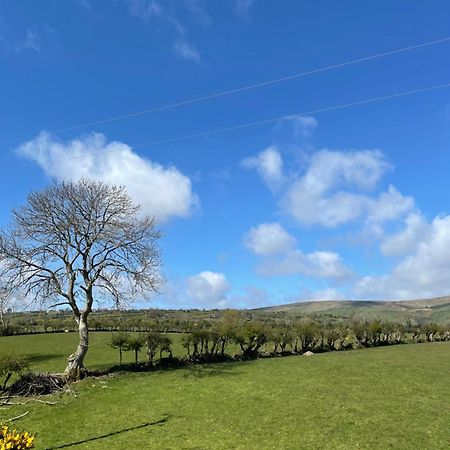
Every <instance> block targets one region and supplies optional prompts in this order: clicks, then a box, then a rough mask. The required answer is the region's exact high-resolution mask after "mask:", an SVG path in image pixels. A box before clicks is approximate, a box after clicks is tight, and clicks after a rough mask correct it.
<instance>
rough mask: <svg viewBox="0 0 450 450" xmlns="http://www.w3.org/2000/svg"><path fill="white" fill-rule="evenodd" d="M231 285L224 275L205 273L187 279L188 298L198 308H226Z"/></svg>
mask: <svg viewBox="0 0 450 450" xmlns="http://www.w3.org/2000/svg"><path fill="white" fill-rule="evenodd" d="M229 290H230V285H229V283H228V281H227V279H226V277H225V275H224V274H223V273H217V272H211V271H204V272H200V273H199V274H197V275H194V276H192V277H189V278H188V279H187V296H188V297H189V299H190V300H191V301H192V302H193V303H194V304H195V305H198V306H201V307H208V308H225V307H226V306H227V305H228V303H229V301H228V299H227V293H228V291H229Z"/></svg>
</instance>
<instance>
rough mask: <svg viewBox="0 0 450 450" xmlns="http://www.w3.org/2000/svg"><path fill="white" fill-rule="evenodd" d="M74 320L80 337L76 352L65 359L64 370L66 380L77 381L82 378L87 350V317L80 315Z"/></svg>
mask: <svg viewBox="0 0 450 450" xmlns="http://www.w3.org/2000/svg"><path fill="white" fill-rule="evenodd" d="M75 320H76V321H77V323H78V332H79V335H80V342H79V344H78V348H77V351H76V352H75V353H73V354H72V355H70V356H69V358H68V359H67V367H66V370H65V373H66V375H67V376H68V378H70V379H73V380H79V379H81V378H83V375H84V373H85V368H84V365H83V362H84V357H85V356H86V353H87V351H88V348H89V333H88V325H87V317H84V316H83V315H80V316H79V317H76V318H75Z"/></svg>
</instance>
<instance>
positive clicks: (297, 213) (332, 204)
mask: <svg viewBox="0 0 450 450" xmlns="http://www.w3.org/2000/svg"><path fill="white" fill-rule="evenodd" d="M390 167H391V166H390V164H389V163H388V162H387V161H386V159H385V158H384V156H383V154H382V153H381V152H380V151H377V150H361V151H354V152H339V151H331V150H326V149H325V150H320V151H318V152H316V153H314V154H313V155H312V156H311V159H310V162H309V165H308V168H307V170H306V172H305V173H304V174H303V175H302V176H299V177H297V178H296V179H294V181H293V182H292V183H291V184H290V186H289V187H288V189H287V191H286V193H285V195H284V198H283V200H282V205H283V207H284V210H285V211H286V212H287V213H289V214H291V215H292V216H293V217H294V218H295V219H297V220H298V221H299V222H300V223H303V224H306V225H313V224H320V225H322V226H325V227H337V226H339V225H342V224H344V223H347V222H350V221H353V220H355V219H357V218H361V217H362V216H365V217H366V219H367V221H368V222H369V223H371V224H379V223H382V222H385V221H388V220H394V219H397V218H399V217H401V216H402V215H404V214H405V213H407V212H408V211H410V210H411V208H412V207H413V205H414V200H413V199H412V198H411V197H404V196H403V195H402V194H401V193H400V192H398V191H397V190H396V189H395V188H394V187H393V186H390V187H389V189H388V190H387V191H386V192H384V193H381V194H380V195H379V196H378V197H373V196H371V195H370V194H369V193H368V192H369V191H371V190H373V189H374V188H375V187H376V185H377V184H378V182H379V181H380V179H381V177H382V175H383V174H385V173H386V171H388V170H389V169H390Z"/></svg>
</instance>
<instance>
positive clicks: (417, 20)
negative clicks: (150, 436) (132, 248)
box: [0, 0, 450, 308]
mask: <svg viewBox="0 0 450 450" xmlns="http://www.w3.org/2000/svg"><path fill="white" fill-rule="evenodd" d="M448 23H450V5H449V4H448V2H447V1H439V0H436V1H433V2H422V1H410V0H408V1H406V0H404V1H396V2H392V1H390V0H389V1H378V2H366V1H364V2H362V1H346V2H336V1H331V0H330V1H314V2H310V1H303V0H301V1H284V2H276V3H275V2H269V1H262V0H254V1H252V0H229V1H210V2H207V1H200V0H178V1H158V0H154V1H153V0H116V1H114V2H110V1H100V0H99V1H94V0H78V1H75V0H74V1H67V2H60V1H56V0H54V1H50V0H48V1H43V2H33V1H31V0H30V1H25V0H23V1H20V2H7V1H1V2H0V99H1V101H0V144H1V152H0V175H1V176H0V191H1V192H2V196H1V208H0V224H1V225H6V224H7V223H8V221H9V218H10V211H11V208H13V207H17V206H19V205H21V204H22V203H23V202H24V201H25V199H26V195H27V194H28V193H29V192H32V191H34V190H38V189H41V188H43V187H44V186H46V185H48V184H49V183H50V182H51V180H52V179H59V180H62V179H71V180H76V179H79V178H81V177H92V178H95V179H100V180H103V181H105V182H111V183H116V184H124V185H125V186H126V187H127V188H128V191H129V192H130V194H131V195H132V197H133V199H134V200H135V201H136V202H138V203H140V204H141V205H142V208H143V210H144V211H145V212H146V213H148V214H154V215H156V216H157V217H158V218H159V219H160V222H161V229H162V230H163V232H164V238H163V239H162V242H161V246H162V252H163V261H164V267H163V271H164V274H165V277H166V279H167V282H166V285H165V288H164V293H163V294H162V295H160V296H157V297H156V298H155V299H154V304H155V305H158V306H164V307H192V306H194V307H200V308H203V307H228V306H235V307H253V306H259V305H269V304H275V303H286V302H293V301H299V300H308V299H322V300H327V299H343V298H349V299H405V298H420V297H430V296H437V295H446V294H448V293H449V292H450V284H449V281H448V280H450V196H449V189H448V186H449V181H448V173H449V169H450V88H441V89H435V90H430V91H427V92H422V93H417V94H414V95H408V96H402V97H396V98H392V99H387V100H384V101H379V102H371V103H367V104H362V105H359V106H354V107H349V108H341V109H336V110H334V111H328V112H321V113H317V114H303V113H305V112H308V111H313V110H318V109H323V108H328V107H333V106H338V105H344V104H348V103H352V102H356V101H360V100H364V99H370V98H376V97H384V96H389V95H391V94H396V93H400V92H405V91H410V90H418V89H423V88H429V87H433V86H438V85H442V84H447V83H450V58H449V56H450V41H443V42H441V43H436V44H434V45H428V46H424V47H421V48H417V49H414V50H410V51H404V52H400V53H397V54H393V55H390V56H385V57H381V58H377V59H373V60H370V61H366V62H361V63H358V64H353V65H349V66H345V67H341V68H336V69H333V70H328V71H324V72H321V73H316V74H312V75H309V76H305V77H301V78H296V79H291V80H287V81H283V82H279V83H274V84H271V85H268V86H263V87H259V88H255V89H250V90H246V91H242V92H239V93H235V94H230V95H225V96H221V97H218V98H211V99H209V100H205V101H199V102H195V103H190V104H186V105H181V106H179V107H173V108H169V109H164V110H160V111H154V112H152V113H146V114H140V115H136V116H132V117H128V118H122V119H120V120H113V121H107V122H103V120H104V119H109V118H114V117H117V116H122V115H127V114H130V113H134V112H140V111H144V110H149V109H153V108H158V107H160V106H164V105H170V104H173V103H178V102H182V101H184V100H189V99H195V98H198V97H202V96H207V95H210V94H214V93H216V92H222V91H227V90H232V89H235V88H240V87H243V86H247V85H253V84H257V83H260V82H263V81H266V80H272V79H277V78H281V77H285V76H288V75H290V74H293V73H299V72H304V71H309V70H314V69H317V68H321V67H328V66H332V65H335V64H340V63H344V62H346V61H351V60H355V59H359V58H364V57H367V56H371V55H376V54H380V53H383V52H387V51H391V50H396V49H402V48H405V47H409V46H413V45H416V44H420V43H424V42H430V41H435V40H439V39H443V38H447V37H449V36H450V31H449V29H448ZM272 118H279V120H274V121H272V122H269V123H265V124H260V125H255V126H251V127H245V128H240V129H235V130H229V131H226V132H220V133H214V134H206V135H204V136H199V137H196V138H189V139H180V140H173V141H171V140H172V139H176V138H179V137H183V136H187V135H191V134H196V133H202V132H207V131H211V130H217V129H222V128H228V127H235V126H240V125H242V124H246V123H250V122H258V121H264V120H266V119H272ZM95 122H98V123H95ZM89 123H91V125H88V126H84V127H79V128H76V127H78V126H79V125H84V124H89ZM67 128H69V130H66V131H58V130H65V129H67ZM156 141H166V142H163V143H160V144H153V145H142V144H146V143H155V142H156Z"/></svg>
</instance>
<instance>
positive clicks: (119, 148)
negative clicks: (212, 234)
mask: <svg viewBox="0 0 450 450" xmlns="http://www.w3.org/2000/svg"><path fill="white" fill-rule="evenodd" d="M17 151H18V154H20V155H22V156H24V157H26V158H28V159H30V160H32V161H35V162H36V163H37V164H39V166H40V167H41V168H42V169H43V170H44V171H45V173H46V174H47V175H49V176H50V177H52V178H55V179H57V180H71V181H77V180H80V179H81V178H90V179H94V180H98V181H103V182H105V183H110V184H116V185H123V186H125V187H126V188H127V191H128V193H129V194H130V195H131V197H132V198H133V200H134V201H135V202H136V203H138V204H140V205H141V207H142V210H143V212H144V213H145V214H149V215H154V216H156V217H157V218H158V219H159V220H161V221H165V220H168V219H170V218H172V217H187V216H189V214H190V213H191V211H192V209H193V208H194V207H195V206H196V204H197V197H196V195H195V194H194V193H193V192H192V185H191V181H190V179H189V178H188V177H187V176H185V175H183V174H182V173H181V172H180V171H179V170H178V169H177V168H176V167H173V166H169V167H164V166H162V165H160V164H158V163H156V162H152V161H150V160H149V159H146V158H142V157H140V156H139V155H137V154H136V153H134V152H133V150H132V148H131V147H129V146H128V145H127V144H124V143H123V142H119V141H110V142H107V139H106V137H105V136H104V135H103V134H100V133H90V134H86V135H84V136H82V137H80V138H78V139H74V140H72V141H69V142H62V141H59V140H57V139H56V138H54V137H52V136H51V135H50V134H49V133H47V132H41V133H40V134H39V135H38V136H37V137H36V138H35V139H33V140H30V141H28V142H26V143H24V144H23V145H21V146H20V147H19V148H18V150H17Z"/></svg>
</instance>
